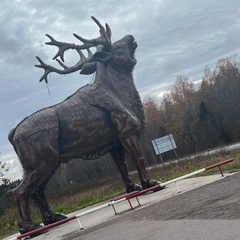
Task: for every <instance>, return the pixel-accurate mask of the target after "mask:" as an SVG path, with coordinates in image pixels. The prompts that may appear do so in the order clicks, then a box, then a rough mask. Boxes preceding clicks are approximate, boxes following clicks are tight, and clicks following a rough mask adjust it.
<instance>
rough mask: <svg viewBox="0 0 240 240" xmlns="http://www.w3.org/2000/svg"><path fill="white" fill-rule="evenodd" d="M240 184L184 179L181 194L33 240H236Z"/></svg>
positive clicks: (239, 177) (229, 178)
mask: <svg viewBox="0 0 240 240" xmlns="http://www.w3.org/2000/svg"><path fill="white" fill-rule="evenodd" d="M239 183H240V173H236V174H233V175H232V174H230V175H225V177H224V178H222V177H220V175H212V176H206V177H197V178H189V179H185V180H182V181H180V182H179V183H178V184H179V187H180V189H181V190H182V192H181V193H180V194H179V193H177V188H176V186H175V184H170V185H168V186H167V188H166V189H164V190H161V191H159V192H156V193H149V194H145V195H142V196H140V197H139V199H140V202H141V204H142V206H140V207H138V208H136V209H134V210H128V205H127V203H126V202H122V203H120V204H117V205H116V209H117V211H118V212H120V213H119V214H117V215H114V214H113V210H112V209H111V207H108V208H105V209H102V210H100V211H97V212H94V213H91V214H88V215H86V216H84V217H81V222H82V224H83V226H84V228H85V229H84V230H82V231H80V230H79V225H78V223H77V221H76V220H74V221H71V222H68V223H66V224H63V225H60V226H58V227H55V228H53V229H51V230H50V231H48V232H47V233H45V234H42V235H40V236H38V237H35V238H34V240H43V239H51V240H60V239H61V240H95V239H97V240H115V239H116V240H123V239H130V240H146V239H147V240H161V239H162V240H179V239H181V240H200V239H201V240H208V239H210V240H215V239H218V240H239V239H240V228H239V226H240V189H239V188H240V184H239ZM101 204H104V203H100V204H99V205H101ZM135 204H136V203H135ZM92 207H96V206H92ZM92 207H89V208H87V209H90V208H92ZM87 209H83V210H80V211H78V212H76V213H72V214H71V215H75V214H79V213H80V212H81V211H86V210H87ZM16 235H17V234H15V235H13V236H10V237H9V238H6V239H13V237H15V239H16Z"/></svg>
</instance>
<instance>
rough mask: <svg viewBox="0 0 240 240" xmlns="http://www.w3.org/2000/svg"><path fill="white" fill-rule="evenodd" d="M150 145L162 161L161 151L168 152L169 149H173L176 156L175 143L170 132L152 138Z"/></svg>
mask: <svg viewBox="0 0 240 240" xmlns="http://www.w3.org/2000/svg"><path fill="white" fill-rule="evenodd" d="M152 145H153V148H154V150H155V153H156V155H159V156H160V158H161V161H162V162H163V159H162V156H161V153H164V152H168V151H170V150H174V152H175V155H176V157H177V158H178V156H177V152H176V150H175V149H176V148H177V145H176V143H175V141H174V138H173V135H172V134H168V135H166V136H164V137H161V138H157V139H154V140H152Z"/></svg>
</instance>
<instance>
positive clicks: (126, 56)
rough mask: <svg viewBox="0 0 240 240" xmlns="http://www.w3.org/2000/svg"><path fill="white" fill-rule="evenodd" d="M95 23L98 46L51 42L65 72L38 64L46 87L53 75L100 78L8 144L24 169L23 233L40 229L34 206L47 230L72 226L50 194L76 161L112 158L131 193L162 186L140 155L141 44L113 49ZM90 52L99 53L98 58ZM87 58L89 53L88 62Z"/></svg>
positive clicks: (34, 118) (35, 117) (37, 116)
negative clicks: (67, 57)
mask: <svg viewBox="0 0 240 240" xmlns="http://www.w3.org/2000/svg"><path fill="white" fill-rule="evenodd" d="M92 19H93V20H94V22H95V23H96V24H97V25H98V27H99V28H100V36H99V37H98V38H96V39H91V40H87V39H84V38H82V37H80V36H78V35H77V34H74V36H75V37H76V38H77V39H78V40H80V41H81V42H82V44H81V45H76V44H70V43H65V42H59V41H56V40H55V39H54V38H53V37H51V36H50V35H47V37H48V38H49V39H50V42H47V43H46V44H48V45H52V46H57V47H58V52H57V54H56V55H55V57H54V58H53V59H56V60H57V62H58V63H59V64H60V65H61V67H62V68H61V69H58V68H56V67H53V66H50V65H48V64H46V63H44V62H43V61H42V60H41V59H40V58H39V57H37V59H38V61H39V62H40V64H39V65H36V67H39V68H43V69H44V74H43V76H42V77H41V79H40V81H43V80H45V81H46V82H47V76H48V74H49V73H51V72H56V73H59V74H68V73H72V72H75V71H79V70H80V73H81V74H92V73H94V72H95V80H94V82H93V83H92V84H89V85H86V86H84V87H82V88H80V89H78V90H77V91H76V92H75V93H74V94H73V95H71V96H69V97H68V98H67V99H66V100H64V101H63V102H61V103H59V104H56V105H54V106H51V107H47V108H44V109H41V110H39V111H37V112H35V113H33V114H32V115H30V116H29V117H27V118H25V119H24V120H23V121H21V122H20V123H19V124H18V125H17V126H16V127H15V128H14V129H12V130H11V131H10V133H9V141H10V142H11V143H12V145H13V147H14V149H15V151H16V153H17V155H18V158H19V160H20V162H21V164H22V168H23V179H22V182H21V183H20V185H19V186H18V187H17V188H16V189H14V190H13V195H14V198H15V200H16V203H17V207H18V211H19V223H18V225H19V231H20V232H21V233H25V232H28V231H30V230H33V229H36V228H39V227H40V225H37V224H36V223H34V222H33V221H32V220H31V218H30V207H29V201H30V198H32V199H33V200H34V203H35V204H36V205H37V207H38V208H39V210H40V212H41V214H42V220H43V223H44V224H45V225H47V224H50V223H53V222H56V221H59V220H61V219H63V218H65V216H64V215H61V214H57V213H54V212H52V211H51V210H50V208H49V205H48V203H47V200H46V198H45V195H44V189H45V186H46V185H47V183H48V182H49V180H50V178H51V177H52V175H53V174H54V172H55V170H56V169H57V168H58V167H59V165H60V164H61V163H65V162H68V161H69V160H71V159H73V158H83V159H96V158H98V157H100V156H102V155H104V154H106V153H110V154H111V156H112V158H113V160H114V161H115V163H116V165H117V166H118V169H119V171H120V173H121V175H122V179H123V181H124V184H125V186H126V191H127V192H131V191H134V190H141V189H142V188H144V189H145V188H148V187H151V186H154V185H157V184H159V182H157V181H155V180H152V179H150V178H149V177H148V174H147V171H146V169H145V166H144V159H143V155H142V153H141V150H140V143H139V138H140V134H141V132H142V130H143V129H144V112H143V106H142V103H141V100H140V97H139V94H138V92H137V90H136V88H135V85H134V82H133V77H132V70H133V67H134V66H135V64H136V62H137V61H136V59H135V57H134V52H135V49H136V48H137V43H136V42H135V40H134V37H133V36H131V35H127V36H125V37H123V38H122V39H120V40H118V41H116V42H114V43H111V30H110V27H109V26H108V25H107V24H106V25H105V27H103V26H102V25H101V24H100V22H99V21H98V20H97V19H96V18H94V17H92ZM91 47H96V52H95V53H94V54H92V52H91V51H90V48H91ZM68 49H74V50H76V51H77V52H78V54H79V56H80V60H79V62H78V63H77V64H76V65H74V66H71V67H68V66H66V65H65V64H64V53H65V51H66V50H68ZM82 50H85V51H86V52H87V55H88V56H87V57H86V56H84V54H83V53H82ZM58 57H60V59H61V60H59V59H58ZM125 153H128V154H129V156H130V157H131V159H132V161H133V162H134V164H135V166H136V169H137V172H138V175H139V179H140V182H141V185H137V184H135V183H134V182H133V181H132V180H131V178H130V177H129V175H128V171H127V164H126V161H125Z"/></svg>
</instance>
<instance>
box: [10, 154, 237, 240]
mask: <svg viewBox="0 0 240 240" xmlns="http://www.w3.org/2000/svg"><path fill="white" fill-rule="evenodd" d="M232 161H233V158H230V159H227V160H225V161H222V162H219V163H216V164H213V165H211V166H208V167H206V168H202V169H199V170H197V171H195V172H192V173H189V174H186V175H184V176H181V177H178V178H175V179H172V180H170V181H167V182H165V183H161V184H158V185H156V186H153V187H150V188H147V189H144V190H142V191H135V192H132V193H129V194H125V195H123V196H122V197H120V198H119V197H118V198H114V199H112V200H110V202H109V203H105V204H102V205H99V206H97V207H94V208H91V209H89V210H86V211H84V212H82V213H80V214H77V215H75V216H72V217H69V218H66V219H63V220H61V221H58V222H55V223H52V224H49V225H47V226H43V227H41V228H39V229H35V230H33V231H30V232H27V233H24V234H21V235H19V236H17V239H22V238H24V237H27V236H31V235H34V234H37V233H40V232H44V231H45V230H47V229H50V228H52V227H55V226H58V225H60V224H63V223H66V222H68V221H71V220H73V219H76V218H77V220H78V223H79V226H80V230H81V229H83V227H82V224H81V222H80V219H79V218H80V217H82V216H84V215H87V214H90V213H92V212H96V211H98V210H100V209H103V208H106V207H109V206H112V207H113V206H114V205H115V204H117V203H119V202H122V201H125V200H127V201H128V203H129V205H130V208H131V209H133V206H132V204H131V201H130V199H132V198H136V199H137V202H138V205H140V203H139V200H138V198H137V197H138V196H140V195H143V194H145V193H147V192H150V191H154V190H158V189H159V188H160V187H164V186H167V185H169V184H171V183H176V185H177V182H178V181H180V180H183V179H186V178H189V177H192V176H194V175H197V174H199V173H202V172H205V171H208V170H210V169H213V168H216V167H218V168H219V171H220V173H221V175H222V176H223V172H222V169H221V166H222V165H224V164H227V163H230V162H232ZM177 188H178V191H179V192H180V190H179V187H178V185H177ZM113 209H114V212H115V214H116V210H115V208H114V207H113ZM14 239H16V238H14Z"/></svg>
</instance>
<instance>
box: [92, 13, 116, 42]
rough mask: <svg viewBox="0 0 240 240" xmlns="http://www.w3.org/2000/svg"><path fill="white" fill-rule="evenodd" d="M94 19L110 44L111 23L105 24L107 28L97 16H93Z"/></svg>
mask: <svg viewBox="0 0 240 240" xmlns="http://www.w3.org/2000/svg"><path fill="white" fill-rule="evenodd" d="M92 19H93V21H94V22H95V23H96V24H97V25H98V27H99V28H100V30H99V31H100V34H101V37H102V38H103V39H104V40H105V41H106V44H107V45H109V43H110V38H111V35H112V32H111V29H110V27H109V25H108V24H107V23H106V24H105V26H106V30H105V29H104V27H103V26H102V24H101V23H100V22H99V21H98V20H97V19H96V18H95V17H93V16H92Z"/></svg>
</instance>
